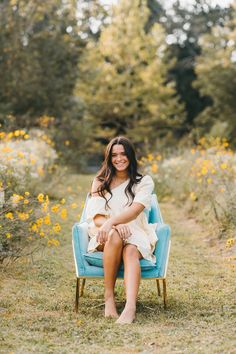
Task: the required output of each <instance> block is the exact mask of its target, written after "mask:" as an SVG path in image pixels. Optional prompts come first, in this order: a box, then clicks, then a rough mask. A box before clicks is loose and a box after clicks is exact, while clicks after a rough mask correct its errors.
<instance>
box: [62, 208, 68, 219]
mask: <svg viewBox="0 0 236 354" xmlns="http://www.w3.org/2000/svg"><path fill="white" fill-rule="evenodd" d="M61 218H62V219H64V220H65V219H66V218H67V210H66V208H63V209H62V211H61Z"/></svg>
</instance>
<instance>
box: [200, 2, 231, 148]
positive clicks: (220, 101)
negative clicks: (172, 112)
mask: <svg viewBox="0 0 236 354" xmlns="http://www.w3.org/2000/svg"><path fill="white" fill-rule="evenodd" d="M234 7H235V10H236V2H234ZM235 43H236V22H235V19H233V20H230V21H229V22H228V23H227V25H225V27H220V26H216V27H214V28H213V29H212V31H211V33H210V34H208V35H205V36H203V37H202V38H201V46H202V54H201V56H200V57H199V58H198V60H197V65H196V73H197V79H196V82H195V84H194V86H195V87H197V88H199V89H200V92H201V94H202V95H208V96H210V97H211V99H212V106H210V107H207V108H206V109H205V110H204V111H203V112H202V113H201V114H200V115H199V117H198V120H197V123H198V124H199V125H200V128H199V130H200V132H202V131H204V132H207V133H212V132H213V133H214V131H217V130H219V129H217V126H219V121H220V122H222V123H224V133H225V134H227V135H228V138H229V139H230V140H231V141H233V142H234V143H235V142H236V141H235V136H236V120H235V112H236V90H235V89H236V82H235V77H236V46H235Z"/></svg>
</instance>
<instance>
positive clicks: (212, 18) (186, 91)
mask: <svg viewBox="0 0 236 354" xmlns="http://www.w3.org/2000/svg"><path fill="white" fill-rule="evenodd" d="M150 1H151V3H152V6H149V8H150V11H151V13H152V17H151V18H152V23H155V22H157V23H161V24H163V26H164V28H165V30H166V33H167V36H166V41H167V43H168V45H169V50H170V52H171V54H172V56H174V57H175V58H176V62H175V65H174V66H173V67H172V68H171V70H170V72H169V76H170V79H171V80H174V81H175V82H176V90H177V93H178V95H179V97H180V99H181V102H183V103H184V105H185V108H186V113H187V114H186V121H185V123H184V124H182V126H181V127H180V129H179V130H178V131H177V132H176V133H177V135H179V136H182V135H183V134H185V133H189V132H190V131H191V129H192V128H193V127H194V126H195V117H196V116H197V115H198V114H199V113H200V112H201V111H203V110H204V109H205V108H206V107H207V106H209V105H210V104H211V99H210V97H208V96H203V95H201V94H200V92H199V90H198V89H197V87H193V85H192V83H193V81H194V80H195V79H196V73H195V61H196V58H197V56H198V55H200V53H201V46H200V44H199V37H200V36H202V35H203V34H206V33H210V31H211V28H212V27H214V26H216V25H217V26H221V27H223V26H224V24H225V23H226V22H227V21H228V20H229V19H230V16H231V13H232V11H231V8H230V7H229V8H227V7H226V8H223V7H221V6H213V5H211V4H209V1H206V0H196V1H193V2H191V3H190V4H189V5H188V6H187V5H184V6H183V5H181V3H180V1H175V2H174V3H173V5H172V7H171V8H167V9H165V11H163V9H162V8H161V7H160V4H159V2H158V1H155V0H150ZM149 27H150V26H149Z"/></svg>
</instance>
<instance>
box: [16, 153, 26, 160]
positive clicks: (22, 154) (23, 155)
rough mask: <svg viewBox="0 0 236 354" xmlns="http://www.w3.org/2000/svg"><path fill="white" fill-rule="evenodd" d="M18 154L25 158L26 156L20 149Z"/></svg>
mask: <svg viewBox="0 0 236 354" xmlns="http://www.w3.org/2000/svg"><path fill="white" fill-rule="evenodd" d="M17 156H18V157H20V158H22V159H23V158H24V157H25V154H24V153H23V152H21V151H19V152H18V153H17Z"/></svg>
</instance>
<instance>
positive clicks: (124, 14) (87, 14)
mask: <svg viewBox="0 0 236 354" xmlns="http://www.w3.org/2000/svg"><path fill="white" fill-rule="evenodd" d="M102 4H103V3H102V2H99V1H96V0H92V1H89V0H87V1H83V0H79V1H73V0H71V1H69V0H68V1H60V0H49V1H47V2H45V3H42V2H41V1H37V0H36V1H31V0H27V1H24V0H21V1H17V0H11V1H2V2H1V3H0V27H1V28H0V43H1V45H0V72H1V82H0V124H1V128H2V129H3V130H4V131H5V132H10V131H12V130H13V129H26V130H27V131H29V130H30V129H32V128H40V129H43V130H46V131H47V135H48V136H49V137H50V138H51V139H52V141H53V142H54V144H55V146H56V148H57V150H58V151H59V156H60V157H61V158H62V159H64V161H66V162H67V163H68V162H69V163H70V164H72V165H74V166H75V167H77V168H79V169H80V170H81V169H86V168H87V167H88V165H97V164H98V162H99V161H100V159H101V154H102V152H103V145H104V144H106V143H107V141H108V139H109V138H110V137H112V136H114V135H117V134H124V135H128V136H129V137H130V138H132V140H133V141H134V143H135V144H136V147H137V148H138V149H139V150H140V152H142V153H143V152H144V151H145V152H147V151H151V150H153V149H157V148H158V149H159V150H163V148H164V149H165V148H167V147H168V148H169V149H172V150H173V149H175V148H176V145H178V146H186V144H188V145H191V144H196V143H197V141H198V139H199V138H200V137H202V136H203V135H211V136H217V137H225V138H227V139H228V140H229V141H230V143H232V144H233V146H235V144H236V140H235V137H236V119H235V108H236V107H235V104H236V103H235V102H236V99H235V95H236V90H235V86H236V83H235V80H236V79H235V78H236V75H235V70H236V46H235V41H236V29H235V11H236V9H235V3H232V5H231V6H229V5H228V6H227V7H225V8H224V7H223V6H215V5H214V6H213V5H211V2H210V1H204V0H198V1H195V2H192V3H191V5H188V6H183V4H182V5H181V3H179V2H178V1H177V2H174V3H173V5H172V6H166V5H167V2H165V5H164V2H162V1H156V0H148V1H138V0H137V1H136V0H135V1H132V2H131V1H123V0H121V1H119V2H118V4H117V5H116V6H105V5H102Z"/></svg>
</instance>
